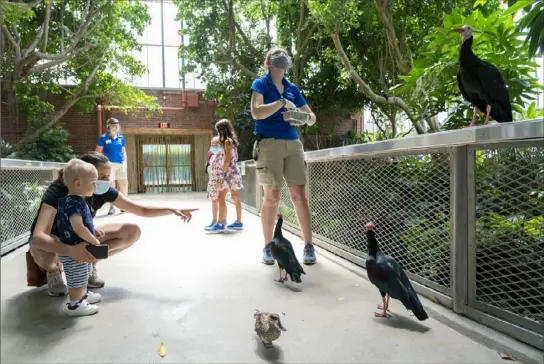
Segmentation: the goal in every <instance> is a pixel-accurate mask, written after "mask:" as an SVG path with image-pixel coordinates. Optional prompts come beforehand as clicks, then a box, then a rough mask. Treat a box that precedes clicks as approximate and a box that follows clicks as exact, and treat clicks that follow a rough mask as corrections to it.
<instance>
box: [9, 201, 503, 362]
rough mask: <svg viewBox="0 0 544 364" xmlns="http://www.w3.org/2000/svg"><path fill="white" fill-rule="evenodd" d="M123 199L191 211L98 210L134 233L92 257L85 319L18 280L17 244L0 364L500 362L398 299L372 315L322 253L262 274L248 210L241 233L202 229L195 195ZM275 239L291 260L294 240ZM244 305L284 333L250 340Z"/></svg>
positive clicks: (21, 269)
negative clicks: (288, 247) (283, 278)
mask: <svg viewBox="0 0 544 364" xmlns="http://www.w3.org/2000/svg"><path fill="white" fill-rule="evenodd" d="M134 198H135V199H139V200H143V201H144V202H145V203H146V204H155V205H162V206H165V205H168V206H180V207H181V206H183V207H199V208H200V209H201V210H200V211H198V212H197V213H195V215H194V219H193V221H192V222H191V223H190V224H181V223H179V222H178V219H176V218H175V217H163V218H155V219H143V218H139V217H136V216H134V215H131V214H124V215H118V216H114V217H98V218H97V219H96V222H97V225H99V224H102V223H112V222H133V223H138V224H140V226H141V227H142V237H141V240H140V241H139V242H138V243H137V244H136V245H135V246H134V247H133V248H131V249H129V250H127V251H126V252H124V253H122V254H120V255H118V256H115V257H113V258H112V259H111V260H107V261H104V262H102V263H101V264H100V265H99V273H100V276H101V277H102V278H104V279H105V280H106V286H105V287H104V288H103V289H101V290H97V291H99V292H100V293H101V294H102V295H103V302H102V303H101V304H100V312H99V313H98V314H97V315H95V316H90V317H83V318H69V317H66V316H65V315H63V314H62V312H61V309H62V308H63V306H64V302H65V301H66V300H65V299H64V298H51V297H48V296H47V295H46V293H45V291H44V289H30V288H28V287H26V268H25V257H24V252H25V251H26V250H27V247H23V248H21V249H20V250H19V251H17V252H14V253H12V254H10V255H8V256H7V257H5V258H3V259H2V286H1V288H2V294H1V299H2V317H1V318H2V320H1V338H2V340H1V346H2V358H1V361H2V363H52V362H56V363H114V362H115V363H153V362H155V363H157V362H164V363H258V362H283V363H501V362H502V363H504V360H502V359H501V358H500V356H499V354H498V352H497V351H495V350H492V349H490V348H487V347H486V346H483V345H482V344H480V343H478V342H476V341H474V340H472V339H470V338H468V337H466V336H463V335H462V334H460V333H458V332H457V331H454V330H453V329H451V328H449V327H448V326H446V325H445V324H443V323H441V322H440V321H437V320H436V319H435V318H433V317H431V318H430V319H429V320H427V321H424V322H422V323H420V322H418V321H417V320H416V319H415V318H414V317H411V316H410V315H409V314H408V312H406V311H405V309H404V308H403V306H402V305H401V304H400V303H399V302H396V301H392V306H391V310H392V313H393V316H392V318H390V319H382V318H375V317H374V314H373V312H374V311H375V310H376V304H377V303H379V302H380V299H381V298H380V294H379V292H378V290H377V289H376V288H375V287H373V286H372V285H371V284H370V283H369V282H368V281H367V280H365V279H363V278H362V277H361V276H360V275H358V274H362V275H365V276H366V272H365V271H364V270H362V269H359V268H357V267H354V268H353V269H352V270H351V271H350V270H348V269H346V268H344V267H342V266H341V265H338V264H336V263H334V261H335V259H334V258H331V256H330V255H329V254H328V253H326V252H324V251H323V249H318V263H317V264H316V265H314V266H312V267H306V266H305V270H306V272H307V274H306V276H303V283H302V284H300V285H294V284H291V283H289V284H286V285H281V284H279V283H276V282H274V279H276V278H277V273H278V268H277V266H265V265H263V264H262V263H261V261H260V259H261V249H262V241H261V239H262V238H261V230H260V229H261V227H260V220H259V218H258V217H256V216H254V215H252V214H250V213H248V212H245V211H244V219H243V220H244V223H245V225H246V229H245V230H244V231H242V232H236V233H229V234H224V235H206V234H204V232H203V226H204V225H205V224H206V223H207V222H208V221H209V220H210V211H211V210H210V206H209V202H208V201H207V200H206V199H205V195H203V194H186V195H183V197H182V198H181V197H180V196H169V195H162V196H160V195H155V196H153V195H145V196H135V197H134ZM229 216H230V217H231V218H229V221H231V220H232V218H233V217H234V208H233V206H232V205H230V204H229ZM285 236H286V237H288V238H289V239H290V240H291V241H292V243H293V245H294V247H295V251H296V253H297V255H298V256H299V259H301V257H302V244H301V241H300V239H298V238H296V237H295V236H294V235H292V234H289V233H287V232H285ZM255 309H259V310H265V311H274V312H278V313H280V314H281V316H282V322H283V325H284V326H285V327H286V328H287V331H286V332H285V333H283V335H282V337H281V338H280V339H279V340H278V341H277V342H276V347H275V348H272V349H264V348H263V347H262V345H261V344H260V342H258V341H257V340H256V339H255V335H254V332H253V324H254V319H253V313H254V310H255ZM429 314H430V315H431V316H433V311H432V309H431V310H430V311H429ZM434 317H436V315H434ZM161 342H162V343H164V345H165V346H166V348H167V355H166V356H165V357H164V358H161V357H160V356H159V355H158V348H159V345H160V344H161Z"/></svg>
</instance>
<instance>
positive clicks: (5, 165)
mask: <svg viewBox="0 0 544 364" xmlns="http://www.w3.org/2000/svg"><path fill="white" fill-rule="evenodd" d="M0 163H1V167H2V169H1V173H0V194H1V198H0V213H1V214H0V242H1V247H2V254H4V253H5V252H7V251H9V250H11V249H13V248H17V245H20V243H21V242H20V240H23V239H24V238H25V236H27V235H28V233H29V231H30V226H31V225H32V221H33V220H34V217H35V216H36V213H37V211H38V208H39V206H40V202H41V198H42V195H43V193H44V191H45V190H46V189H47V187H48V185H49V184H50V183H51V182H52V181H53V180H54V179H55V178H56V177H57V174H58V170H59V169H60V168H62V164H60V163H49V162H34V161H22V160H6V159H2V160H1V161H0Z"/></svg>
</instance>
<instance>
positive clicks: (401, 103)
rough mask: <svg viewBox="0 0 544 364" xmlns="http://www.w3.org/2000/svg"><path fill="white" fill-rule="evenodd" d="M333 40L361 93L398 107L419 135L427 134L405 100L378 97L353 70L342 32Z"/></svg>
mask: <svg viewBox="0 0 544 364" xmlns="http://www.w3.org/2000/svg"><path fill="white" fill-rule="evenodd" d="M332 40H333V42H334V46H335V47H336V51H337V53H338V56H339V57H340V60H341V61H342V63H343V64H344V67H345V68H346V70H347V71H348V72H349V74H350V76H351V78H352V79H353V80H354V81H355V82H356V83H357V84H358V85H359V87H360V91H361V92H362V93H363V94H364V95H365V96H366V97H368V98H369V99H370V100H371V101H373V102H375V103H381V104H391V105H396V106H398V107H399V108H401V109H402V110H403V111H404V112H405V113H406V115H407V116H408V118H409V119H410V121H411V122H412V124H413V125H414V127H415V128H416V130H417V133H418V134H425V130H423V128H422V127H421V126H420V125H419V123H418V121H417V119H416V116H415V115H414V113H413V111H412V110H411V108H410V107H409V106H408V105H407V104H406V103H405V102H404V100H402V99H401V98H399V97H389V98H388V99H385V97H382V96H379V95H376V94H375V93H374V91H372V89H371V88H370V87H369V86H368V85H367V84H366V82H365V81H364V80H363V79H362V78H361V76H359V74H358V73H357V71H356V70H355V69H354V68H353V66H352V64H351V62H350V60H349V58H348V56H347V54H346V52H344V47H342V43H341V42H340V31H339V30H338V28H337V29H336V30H335V31H334V33H333V34H332Z"/></svg>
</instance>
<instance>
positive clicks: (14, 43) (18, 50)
mask: <svg viewBox="0 0 544 364" xmlns="http://www.w3.org/2000/svg"><path fill="white" fill-rule="evenodd" d="M2 30H3V31H4V33H6V37H7V38H8V40H9V42H10V43H11V45H12V46H13V48H15V63H17V61H18V60H20V59H21V47H20V46H19V44H18V43H17V41H16V40H15V38H13V35H11V33H10V32H9V30H8V27H6V25H5V24H2Z"/></svg>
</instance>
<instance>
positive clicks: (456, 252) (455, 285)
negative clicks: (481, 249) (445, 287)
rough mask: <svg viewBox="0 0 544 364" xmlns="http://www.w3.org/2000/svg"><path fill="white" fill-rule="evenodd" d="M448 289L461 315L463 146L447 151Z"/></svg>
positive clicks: (464, 279)
mask: <svg viewBox="0 0 544 364" xmlns="http://www.w3.org/2000/svg"><path fill="white" fill-rule="evenodd" d="M450 156H451V174H450V181H451V184H450V189H451V209H450V211H451V234H452V240H451V241H452V244H451V262H450V267H451V288H452V294H453V310H454V311H455V312H457V313H461V314H462V313H464V312H465V307H466V306H467V304H468V264H467V262H468V224H469V221H468V199H467V191H468V174H467V172H468V168H467V158H468V154H467V147H466V146H460V147H452V148H451V153H450Z"/></svg>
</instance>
